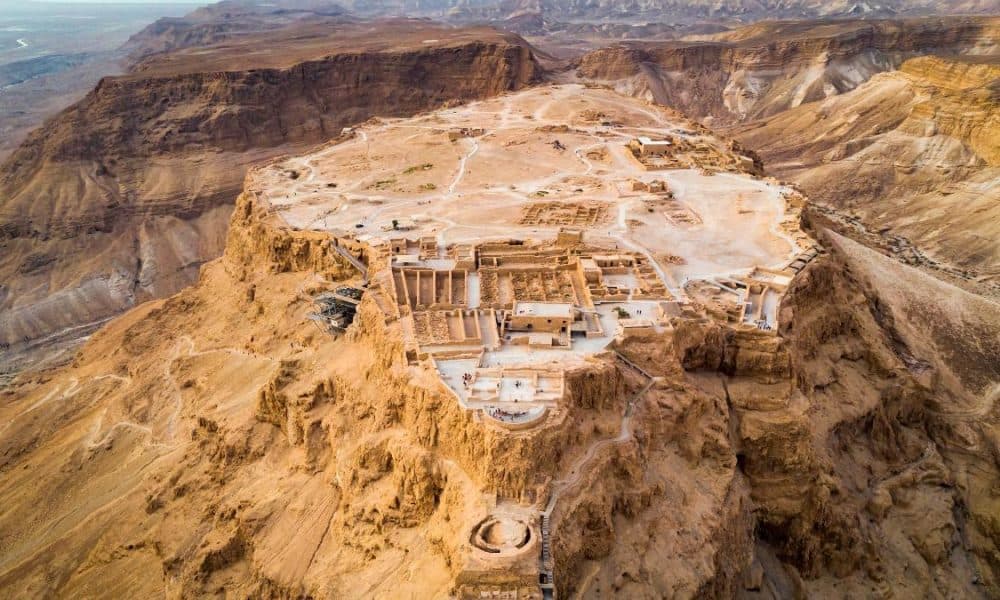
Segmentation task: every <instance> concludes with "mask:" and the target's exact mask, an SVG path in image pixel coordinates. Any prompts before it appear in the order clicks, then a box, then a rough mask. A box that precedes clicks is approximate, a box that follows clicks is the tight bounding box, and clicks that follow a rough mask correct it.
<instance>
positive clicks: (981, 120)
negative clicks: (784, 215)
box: [737, 57, 1000, 297]
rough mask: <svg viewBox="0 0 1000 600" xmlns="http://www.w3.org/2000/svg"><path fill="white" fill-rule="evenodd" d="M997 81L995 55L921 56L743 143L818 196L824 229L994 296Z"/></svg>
mask: <svg viewBox="0 0 1000 600" xmlns="http://www.w3.org/2000/svg"><path fill="white" fill-rule="evenodd" d="M997 78H998V70H997V64H996V60H994V59H990V58H985V57H984V58H976V57H968V58H938V57H925V58H918V59H912V60H909V61H907V62H905V63H903V65H902V67H901V68H900V70H899V71H898V72H894V73H886V74H882V75H879V76H877V77H875V78H873V79H872V80H871V81H869V82H868V83H866V84H864V85H862V86H861V87H859V88H857V89H855V90H854V91H852V92H850V93H847V94H844V95H842V96H837V97H833V98H829V99H827V100H824V101H822V102H819V103H815V104H810V105H806V106H802V107H799V108H798V109H795V110H791V111H788V112H786V113H783V114H781V115H778V116H775V117H773V118H770V119H767V120H764V121H761V122H759V123H756V124H754V125H752V126H750V125H748V126H746V127H745V128H743V129H741V130H740V133H738V134H737V135H738V136H739V137H740V138H741V139H742V140H743V141H744V143H746V144H747V145H749V146H752V147H754V148H757V149H758V150H759V151H760V154H761V155H762V156H763V157H764V159H765V160H766V161H767V162H768V164H769V165H771V168H772V170H773V171H775V172H777V173H779V174H780V175H782V176H783V177H786V178H788V179H793V180H795V181H796V182H797V183H798V184H799V185H800V186H801V188H802V189H803V190H804V191H805V192H807V193H808V194H809V195H810V197H811V198H812V199H813V200H814V202H815V205H814V206H813V208H812V212H813V215H814V220H815V221H816V222H817V224H819V223H822V226H825V227H835V228H836V229H838V230H839V231H841V232H842V233H845V234H847V235H850V236H852V237H854V238H856V239H858V240H860V241H863V242H864V243H865V244H867V245H870V246H874V247H876V248H880V249H882V250H883V251H884V252H886V253H890V254H893V255H895V256H897V257H899V258H901V259H903V260H904V261H906V262H908V263H909V264H913V265H916V266H921V267H922V268H925V269H927V270H928V271H929V272H932V273H935V274H937V275H938V276H941V277H944V278H946V279H947V280H948V281H951V282H954V283H956V284H958V285H961V286H963V287H966V288H967V289H970V290H972V291H975V292H977V293H984V294H988V295H991V296H994V297H995V296H996V294H997V289H998V288H997V277H998V272H997V269H996V265H997V264H1000V263H998V256H1000V254H998V252H1000V249H998V247H997V244H996V243H995V239H996V238H997V236H996V235H995V234H996V233H997V232H996V231H994V229H995V225H996V223H997V219H996V218H994V217H993V216H992V215H993V212H995V210H996V206H997V203H996V193H997V189H996V186H994V185H991V184H990V183H989V182H991V181H992V180H993V179H994V178H995V177H996V173H997V166H996V163H997V147H996V139H997V137H998V136H997V135H996V131H997V130H998V126H1000V125H998V120H997V119H998V118H997V115H998V114H1000V111H998V110H997V105H996V98H995V93H994V92H993V91H991V90H992V89H993V87H994V86H995V84H996V81H997ZM829 181H838V182H839V184H838V185H836V186H830V185H828V184H827V183H828V182H829Z"/></svg>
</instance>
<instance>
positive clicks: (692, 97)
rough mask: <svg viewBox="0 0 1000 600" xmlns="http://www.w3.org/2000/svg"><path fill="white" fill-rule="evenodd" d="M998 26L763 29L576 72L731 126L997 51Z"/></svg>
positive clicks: (637, 46) (648, 46) (646, 46)
mask: <svg viewBox="0 0 1000 600" xmlns="http://www.w3.org/2000/svg"><path fill="white" fill-rule="evenodd" d="M998 27H1000V22H998V21H997V20H996V19H993V18H985V17H984V18H980V19H970V18H955V19H922V20H909V21H848V22H841V23H839V24H834V25H831V24H816V23H814V24H812V25H810V24H809V23H799V24H789V23H773V24H761V25H754V26H749V27H746V28H743V29H738V30H735V31H734V32H727V33H724V34H719V35H718V36H714V38H713V37H712V36H709V37H708V38H707V39H706V40H705V41H697V42H663V43H624V44H618V45H614V46H610V47H607V48H603V49H601V50H597V51H595V52H592V53H589V54H587V55H585V56H583V57H582V58H581V59H580V61H579V64H578V68H577V73H578V74H579V75H580V76H582V77H586V78H588V79H595V80H601V81H611V82H615V85H616V87H618V88H620V89H621V90H622V91H626V92H629V93H631V94H633V95H642V96H646V97H648V98H649V99H651V100H655V101H657V102H659V103H661V104H665V105H668V106H671V107H674V108H677V109H679V110H681V111H682V112H684V113H685V114H687V115H689V116H692V117H696V118H710V120H711V121H712V122H713V124H715V125H725V124H731V123H733V122H739V121H744V120H749V119H756V118H762V117H766V116H770V115H773V114H777V113H779V112H781V111H784V110H787V109H789V108H794V107H796V106H799V105H800V104H803V103H805V102H811V101H815V100H819V99H822V98H825V97H828V96H832V95H836V94H841V93H844V92H846V91H849V90H852V89H854V88H855V87H857V86H858V85H860V84H861V83H863V82H864V81H867V80H868V79H869V78H870V77H872V76H873V75H874V74H876V73H880V72H883V71H888V70H893V69H896V68H898V67H899V65H900V64H901V63H902V62H903V60H905V59H906V58H908V57H910V56H914V55H920V54H924V53H928V52H963V53H964V52H970V53H985V52H991V51H995V49H996V35H997V31H998Z"/></svg>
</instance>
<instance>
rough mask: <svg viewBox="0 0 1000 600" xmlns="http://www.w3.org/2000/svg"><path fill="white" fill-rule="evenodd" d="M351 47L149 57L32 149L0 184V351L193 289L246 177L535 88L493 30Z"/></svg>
mask: <svg viewBox="0 0 1000 600" xmlns="http://www.w3.org/2000/svg"><path fill="white" fill-rule="evenodd" d="M394 32H395V33H394ZM362 33H363V32H360V31H358V30H357V29H351V28H349V27H347V26H344V25H339V26H338V25H324V26H316V27H312V28H308V27H307V28H304V29H303V28H294V27H293V28H291V29H283V30H281V32H268V33H266V34H261V35H262V36H264V37H259V38H257V37H254V36H250V38H252V39H247V40H244V42H245V44H246V45H245V46H241V45H240V44H236V46H235V47H234V46H233V45H228V46H223V47H221V48H214V49H212V50H209V51H204V50H203V52H202V54H201V55H199V58H198V59H197V60H193V59H191V58H190V57H187V56H186V55H185V54H184V52H183V51H181V52H180V54H178V55H176V56H174V55H169V54H168V55H160V56H157V57H155V58H154V59H150V60H149V61H147V62H143V63H141V64H140V65H139V66H138V67H136V71H135V72H134V73H132V74H130V75H126V76H122V77H109V78H105V79H104V80H102V81H101V83H100V84H99V85H98V86H97V87H96V88H95V89H94V90H93V91H92V92H91V93H90V94H88V95H87V96H86V97H85V98H84V99H83V100H81V101H80V102H79V103H77V104H76V105H74V106H72V107H70V108H69V109H67V110H65V111H63V112H62V113H61V114H60V115H59V116H58V117H56V118H54V119H53V120H51V121H50V122H49V123H47V124H46V125H45V126H44V127H42V128H41V129H39V130H38V131H36V132H35V133H33V134H32V135H31V136H29V138H28V139H27V140H26V141H25V142H24V144H22V146H21V147H20V148H19V149H18V150H17V151H16V152H14V153H13V154H12V155H11V156H10V157H9V158H8V160H7V161H6V162H5V163H4V165H3V167H2V175H0V241H2V244H3V253H2V254H3V257H2V258H0V273H2V274H3V275H2V276H0V279H2V280H3V287H2V288H0V311H2V312H0V340H2V341H3V343H10V344H18V346H19V347H21V346H23V347H27V346H29V345H30V344H31V342H32V340H36V339H38V338H41V337H44V336H49V335H52V334H55V333H58V332H64V333H66V334H68V335H71V334H72V333H73V332H72V331H65V330H67V329H68V328H74V327H79V326H85V325H88V324H93V323H95V322H99V321H103V320H106V319H107V318H109V317H110V316H112V315H114V314H117V313H118V312H120V311H122V310H124V309H126V308H128V307H130V306H133V305H134V304H135V303H137V302H142V301H145V300H148V299H150V298H156V297H163V296H166V295H169V294H172V293H175V292H177V291H178V290H180V289H181V288H183V287H184V286H186V285H188V284H190V283H192V282H193V281H194V280H195V278H196V277H197V272H198V268H199V266H200V265H201V264H202V263H204V262H205V261H206V260H209V259H212V258H215V257H217V256H219V254H221V252H222V250H223V248H224V245H225V231H226V226H227V223H228V216H229V212H230V210H231V206H232V201H233V199H234V198H235V197H236V195H237V194H238V192H239V189H240V186H241V184H242V181H243V176H244V174H245V172H246V169H247V166H248V165H250V164H253V163H254V162H259V161H263V160H266V159H269V158H272V157H274V156H277V155H280V154H285V153H289V152H291V151H294V150H302V149H304V148H306V147H308V146H310V145H313V144H318V143H320V142H324V141H327V140H329V139H330V138H333V137H336V136H337V135H338V133H339V132H340V129H341V128H342V127H344V126H346V125H351V124H356V123H359V122H361V121H364V120H366V119H368V118H369V117H371V116H374V115H385V116H398V115H409V114H413V113H414V112H417V111H421V110H426V109H429V108H435V107H438V106H440V105H442V104H444V103H447V102H455V101H466V100H470V99H476V98H483V97H488V96H492V95H496V94H499V93H501V92H503V91H508V90H515V89H518V88H520V87H522V86H524V85H527V84H528V83H530V82H531V81H532V80H533V79H534V78H535V77H536V65H535V62H534V58H533V56H532V53H531V51H530V50H529V49H528V48H527V46H526V45H525V44H524V43H523V41H520V40H519V38H515V37H511V36H503V35H501V34H499V33H497V32H495V31H493V30H489V29H472V30H449V29H442V28H440V27H437V26H432V25H427V24H423V25H421V24H409V25H405V24H404V25H400V26H399V27H398V30H395V29H393V28H392V27H391V26H388V30H387V31H386V33H385V35H386V36H387V38H392V40H393V42H392V43H391V44H384V43H383V42H381V41H379V39H377V38H372V37H371V36H369V35H368V34H367V33H365V34H364V35H362ZM397 34H398V35H397ZM289 39H292V40H294V42H290V41H289ZM424 40H435V41H434V42H433V43H424ZM263 47H269V48H281V47H284V48H285V49H286V51H283V52H280V53H277V54H278V55H280V56H281V57H282V61H281V62H277V63H274V64H269V63H267V62H266V61H267V59H266V57H264V58H261V57H260V56H256V55H255V54H256V53H257V52H258V51H259V50H260V49H261V48H263ZM209 56H211V57H213V58H212V59H209V58H208V57H209ZM212 60H214V61H215V62H212ZM213 68H215V69H217V70H213ZM91 328H93V326H92V325H91Z"/></svg>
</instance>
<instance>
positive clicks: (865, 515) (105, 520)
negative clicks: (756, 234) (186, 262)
mask: <svg viewBox="0 0 1000 600" xmlns="http://www.w3.org/2000/svg"><path fill="white" fill-rule="evenodd" d="M724 177H725V175H719V176H715V177H714V179H715V180H721V179H723V178H724ZM252 181H253V178H251V182H252ZM259 192H260V190H258V189H255V188H254V186H253V185H251V186H249V187H248V189H246V190H244V193H242V194H240V195H239V197H238V200H237V204H236V207H235V209H234V211H233V214H232V218H231V226H230V229H229V233H228V237H227V242H226V250H225V252H224V254H223V256H222V257H221V258H219V259H217V260H214V261H211V262H209V263H207V264H206V265H205V266H204V267H203V268H202V269H201V274H200V277H199V279H198V281H197V283H196V284H195V285H193V286H191V287H189V288H187V289H185V290H184V291H182V292H180V293H179V294H176V295H174V296H172V297H171V298H169V299H166V300H160V301H154V302H150V303H147V304H144V305H142V306H140V307H137V308H135V309H133V310H132V311H129V312H128V313H126V314H125V315H123V316H121V317H120V318H118V319H115V320H113V321H112V322H110V323H109V324H108V325H107V326H106V327H104V328H103V329H101V331H100V332H98V333H97V334H96V335H94V336H93V338H92V339H90V340H89V342H88V343H87V345H86V346H85V347H84V349H83V350H82V351H81V352H80V353H79V354H78V355H77V357H76V359H75V361H74V363H73V364H72V365H70V366H67V367H65V368H63V369H59V370H55V371H50V372H42V373H38V374H35V375H31V376H24V377H22V378H20V379H17V380H15V381H14V382H13V383H12V384H11V385H9V386H6V387H5V388H4V391H3V394H4V395H3V398H4V402H2V403H0V423H3V425H0V474H2V475H3V481H4V485H2V486H0V505H2V506H4V511H2V512H0V543H2V547H3V548H4V549H5V552H3V553H2V554H0V590H4V591H6V590H14V591H15V592H16V594H23V595H28V596H46V597H49V596H56V597H61V596H62V597H122V596H135V595H138V596H141V597H158V596H171V597H201V596H206V595H213V594H230V595H238V596H247V597H257V596H267V597H292V596H295V597H298V596H310V597H314V598H345V597H350V598H355V597H357V598H362V597H384V596H389V597H394V596H398V597H408V596H413V597H430V598H447V597H458V598H464V597H469V596H471V597H478V595H479V592H480V591H484V590H504V591H510V590H516V591H517V592H518V593H519V594H521V595H522V596H524V597H531V596H532V595H535V596H537V595H540V589H539V586H538V581H539V578H538V575H539V570H540V569H539V567H540V554H541V549H542V548H544V547H545V546H544V545H543V544H542V543H540V540H539V539H538V536H539V535H541V532H542V531H548V532H549V533H548V535H549V538H548V541H549V542H550V544H549V546H548V551H550V552H551V558H552V561H551V562H552V563H553V565H554V567H555V569H554V574H555V578H556V581H555V583H556V586H557V589H558V590H559V593H560V595H563V594H565V595H574V594H578V595H580V596H582V597H588V598H591V597H592V598H603V597H608V596H620V597H629V598H632V597H663V596H671V597H674V596H676V597H732V596H735V595H739V594H740V593H741V592H743V591H745V590H746V589H752V590H758V591H761V592H762V593H763V590H768V592H767V593H769V594H771V595H772V596H776V597H791V596H794V595H795V594H798V595H801V596H804V597H812V596H820V597H822V596H829V595H838V594H841V595H848V596H851V597H869V596H875V595H887V594H890V593H892V594H896V595H898V596H900V597H919V596H924V595H940V596H943V597H990V596H995V595H996V594H997V593H998V589H1000V588H998V586H1000V582H998V578H997V573H998V572H1000V569H998V565H997V560H996V557H997V555H998V547H1000V527H998V521H997V517H996V515H997V514H1000V508H998V500H997V498H998V495H997V493H996V488H997V480H998V478H1000V475H998V473H1000V466H998V463H997V458H996V457H997V447H998V445H997V439H998V436H997V433H996V431H997V425H998V418H1000V417H998V413H997V409H996V398H997V394H996V389H997V387H996V386H997V381H1000V365H998V364H997V362H996V361H995V360H994V357H995V356H997V355H1000V348H997V347H996V346H997V343H996V340H998V339H1000V335H998V333H1000V308H998V307H997V305H996V304H995V303H992V302H991V301H989V300H985V299H983V298H981V297H978V296H973V295H971V294H968V293H966V292H963V291H962V290H960V289H958V288H955V287H954V286H951V285H948V284H945V283H942V282H940V281H938V280H936V279H933V278H930V277H927V276H926V275H924V274H922V273H921V272H920V271H918V270H916V269H912V268H909V267H905V266H902V265H899V264H898V263H896V262H894V261H893V260H891V259H889V258H887V257H884V256H882V255H879V254H877V253H875V252H872V251H871V250H868V249H866V248H864V247H863V246H860V245H858V244H856V243H854V242H852V241H850V240H849V239H846V238H843V237H841V236H839V235H837V234H835V233H830V232H825V231H821V230H819V229H817V232H818V233H820V234H822V235H823V239H822V240H820V241H821V242H822V243H823V245H824V247H825V248H826V251H825V252H824V253H823V254H822V255H820V256H819V257H818V258H816V259H814V260H813V261H812V262H811V263H810V264H809V265H808V266H806V267H805V269H804V270H803V271H801V272H799V273H798V274H797V275H796V276H795V278H794V279H792V280H791V285H790V287H789V291H788V292H787V294H786V295H785V297H784V298H783V300H782V303H781V312H780V315H781V317H780V324H779V325H780V326H779V327H778V331H777V333H776V334H772V333H765V332H764V331H761V330H755V329H752V328H738V327H734V326H731V325H727V324H724V323H722V322H721V321H719V322H716V321H709V320H707V319H706V318H702V317H697V318H696V317H692V316H690V314H689V311H682V313H681V315H680V316H676V317H673V318H672V319H671V320H670V322H669V323H668V325H669V327H663V328H661V329H659V330H657V331H652V332H648V334H647V335H642V336H637V337H634V338H631V337H627V336H626V337H623V338H622V340H621V341H620V342H617V343H616V344H615V346H613V347H612V348H611V351H610V352H605V353H604V354H599V355H595V356H593V357H591V358H588V359H586V360H581V362H579V363H574V364H575V365H576V366H574V368H573V369H572V370H570V371H568V372H567V374H566V380H567V381H566V389H567V394H566V397H565V398H563V399H562V402H561V403H560V404H559V406H558V407H557V408H558V411H554V414H552V415H551V416H550V417H549V418H547V419H546V420H545V421H544V422H543V423H542V424H541V425H540V426H539V427H537V428H535V429H530V430H523V431H517V432H511V431H509V430H507V429H504V428H502V427H499V426H496V425H494V424H491V423H488V422H484V421H482V420H477V419H476V418H475V413H474V412H473V411H469V410H466V409H464V408H462V406H461V405H460V404H459V403H458V402H457V401H456V397H455V395H454V394H452V393H451V392H449V390H448V389H447V388H445V384H444V383H443V382H442V381H441V380H440V379H439V378H438V377H437V376H436V373H430V372H429V371H428V370H427V369H425V368H423V367H422V366H421V365H419V364H411V361H410V360H409V359H408V358H407V352H406V351H405V344H404V340H405V338H404V335H403V331H402V325H401V323H400V319H399V318H398V313H394V312H393V311H391V310H388V311H387V310H383V308H382V307H381V306H380V305H379V291H378V285H377V284H376V285H373V286H372V287H371V288H370V289H369V291H368V292H367V293H366V294H365V295H364V296H363V298H362V300H361V301H360V304H359V306H358V311H357V316H356V319H355V321H354V323H353V324H352V325H351V327H350V328H349V329H348V330H347V332H346V333H345V334H344V335H342V336H340V337H337V338H334V337H332V336H330V335H329V334H328V333H327V332H326V331H323V330H320V329H317V328H316V327H315V326H314V324H313V322H312V321H310V320H309V318H308V316H309V314H310V313H311V312H312V311H314V310H315V307H314V305H313V303H312V298H313V296H314V295H315V294H316V293H318V292H320V291H329V290H332V289H334V288H336V287H337V286H339V285H341V284H343V283H346V282H348V281H355V282H356V277H357V276H356V275H355V270H354V269H355V267H354V266H352V265H351V264H350V263H349V262H348V260H347V259H346V258H345V257H344V256H343V255H342V254H340V253H338V252H337V251H336V250H334V249H333V245H332V244H333V243H343V244H346V243H347V241H346V240H341V239H336V240H335V239H334V238H333V237H332V236H330V235H326V234H321V233H320V232H316V231H298V230H295V229H293V228H290V227H289V226H288V225H287V224H286V223H285V222H284V221H283V220H282V218H281V216H280V215H279V214H276V213H275V212H274V211H272V210H269V206H268V205H267V204H266V202H265V201H264V200H263V199H262V196H261V195H259V194H258V193H259ZM348 250H349V251H350V252H351V253H352V255H354V256H359V255H360V256H363V257H364V258H365V260H366V261H367V264H368V265H369V266H371V265H375V264H381V265H382V266H383V267H384V266H385V264H386V262H385V261H386V260H387V259H386V257H385V256H384V255H380V254H378V253H377V252H375V251H374V250H373V249H372V248H367V247H366V246H365V244H364V243H362V242H357V241H355V242H353V244H352V245H350V246H348ZM615 353H620V354H621V355H622V356H624V357H625V358H626V359H627V360H618V359H616V358H614V355H615ZM636 365H637V366H636ZM643 371H645V373H643ZM650 376H652V378H651V377H650ZM557 489H558V490H559V491H560V492H561V496H559V501H558V502H557V503H555V504H554V505H552V507H551V509H548V508H547V507H548V505H547V499H548V498H550V497H554V496H553V492H554V491H555V490H557ZM543 511H547V512H543ZM540 513H541V514H543V515H544V516H545V518H544V519H542V518H540V517H539V514H540ZM484 523H485V524H487V525H488V526H489V527H496V529H495V530H494V529H489V528H488V529H487V531H486V532H483V531H482V530H481V529H477V527H482V526H483V524H484ZM518 524H520V525H518ZM479 534H482V536H481V537H482V538H483V540H484V541H485V542H486V543H483V544H481V546H486V547H487V548H488V547H490V546H491V545H492V546H495V547H499V548H502V549H503V550H504V551H505V552H506V553H504V552H500V553H498V554H501V556H499V557H497V562H493V560H494V558H493V557H491V556H490V552H489V551H488V550H483V549H482V548H481V547H480V546H477V545H476V544H475V540H476V539H477V537H476V536H477V535H479ZM525 536H535V537H534V539H533V540H531V539H530V538H529V539H526V537H525ZM519 544H520V546H519ZM519 548H526V550H524V552H523V553H519V552H518V550H517V549H519Z"/></svg>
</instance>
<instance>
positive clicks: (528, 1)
mask: <svg viewBox="0 0 1000 600" xmlns="http://www.w3.org/2000/svg"><path fill="white" fill-rule="evenodd" d="M343 4H344V5H345V6H346V7H348V8H349V9H351V10H352V11H355V12H358V13H367V14H379V15H384V14H395V15H402V14H406V15H415V14H423V15H427V16H434V17H450V18H457V19H482V18H492V19H508V18H518V17H521V16H523V15H531V14H535V15H542V16H544V17H545V18H549V19H552V20H576V21H579V20H592V21H626V22H635V21H643V20H660V21H668V22H671V23H677V22H690V21H694V20H704V19H740V20H742V21H744V22H747V21H757V20H762V19H808V18H844V17H895V16H903V15H929V14H971V13H986V14H989V13H995V12H997V10H998V9H1000V6H998V4H997V0H860V1H859V0H828V1H823V0H598V1H593V0H344V2H343Z"/></svg>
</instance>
